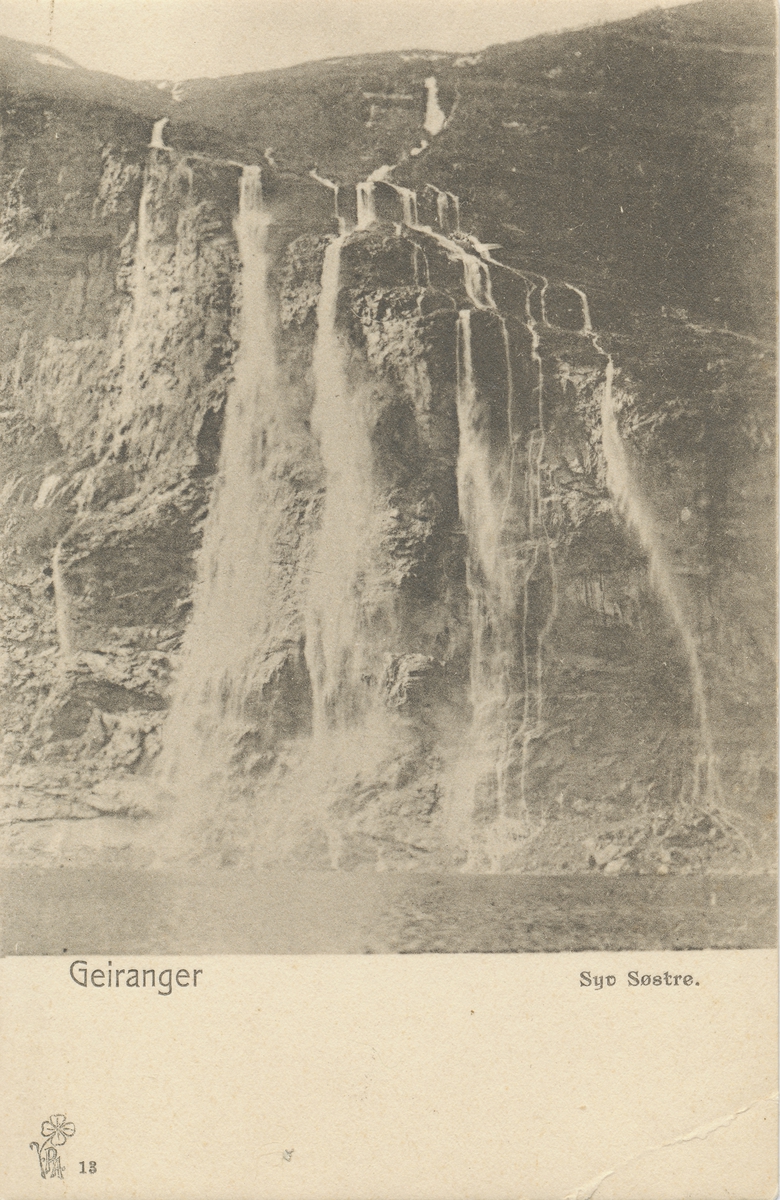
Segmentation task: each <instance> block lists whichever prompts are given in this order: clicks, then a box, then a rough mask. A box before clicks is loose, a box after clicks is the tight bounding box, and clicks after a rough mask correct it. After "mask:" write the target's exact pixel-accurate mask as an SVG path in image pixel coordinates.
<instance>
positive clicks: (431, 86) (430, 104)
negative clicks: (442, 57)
mask: <svg viewBox="0 0 780 1200" xmlns="http://www.w3.org/2000/svg"><path fill="white" fill-rule="evenodd" d="M425 91H426V93H427V96H426V104H425V120H424V122H423V129H424V130H425V132H426V133H429V134H430V135H431V137H436V135H437V134H439V133H441V131H442V129H443V128H444V126H445V125H446V123H447V117H446V114H445V113H444V112H443V111H442V108H441V105H440V104H439V85H438V84H437V82H436V76H435V75H429V76H428V78H427V79H426V80H425Z"/></svg>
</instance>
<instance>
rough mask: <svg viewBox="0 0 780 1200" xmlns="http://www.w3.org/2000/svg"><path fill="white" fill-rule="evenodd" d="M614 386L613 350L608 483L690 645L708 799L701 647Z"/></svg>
mask: <svg viewBox="0 0 780 1200" xmlns="http://www.w3.org/2000/svg"><path fill="white" fill-rule="evenodd" d="M613 385H614V365H613V361H612V357H611V356H610V355H608V356H607V364H606V368H605V379H604V389H603V393H602V403H601V436H602V446H603V449H604V459H605V462H606V466H607V487H608V488H609V490H610V492H611V493H612V495H613V496H614V498H615V502H616V504H617V506H618V508H619V510H620V511H621V512H622V513H623V514H624V516H625V518H626V520H627V522H628V524H629V525H630V527H631V529H633V531H634V533H635V534H636V536H637V538H638V540H639V543H640V545H641V546H642V549H643V550H644V552H645V554H646V555H647V561H648V567H649V572H650V582H651V584H652V586H653V587H654V589H655V591H656V593H657V595H658V596H659V598H660V600H661V603H662V604H663V606H664V608H665V609H666V611H667V612H668V614H669V616H670V618H671V620H672V623H673V625H674V627H675V629H676V631H677V634H678V636H679V638H680V641H681V643H682V645H683V648H684V650H685V655H686V658H687V660H688V668H689V671H690V680H691V690H692V693H693V705H694V712H695V715H696V719H697V721H698V723H699V736H700V743H701V748H700V752H699V753H698V754H697V756H696V760H695V763H694V786H693V799H694V801H696V800H698V799H699V798H700V797H701V796H702V794H703V797H704V798H706V799H710V800H713V799H715V798H716V795H715V793H716V791H717V788H718V774H717V765H716V758H715V749H714V745H713V740H712V733H711V731H710V724H709V716H708V712H707V695H706V691H705V683H704V672H703V670H702V665H701V660H700V658H699V648H698V646H697V643H696V638H695V637H694V635H693V632H692V630H691V627H690V624H689V622H688V618H687V616H686V614H685V610H684V607H683V603H682V600H681V598H680V595H679V592H678V589H677V586H676V583H675V579H674V575H673V573H672V571H671V568H670V566H669V563H668V562H667V559H666V555H665V553H664V546H663V538H662V536H661V533H660V531H659V529H658V527H657V524H656V520H655V517H654V516H653V513H652V511H651V509H650V507H649V505H648V504H647V502H646V500H645V499H644V497H643V496H642V495H641V492H640V490H639V488H638V487H637V484H636V482H635V480H634V478H633V475H632V471H631V467H630V464H629V459H628V453H627V451H626V448H625V445H624V443H623V439H622V438H621V436H620V430H619V428H618V419H617V410H616V405H615V396H614V386H613ZM702 768H703V775H704V778H703V779H702Z"/></svg>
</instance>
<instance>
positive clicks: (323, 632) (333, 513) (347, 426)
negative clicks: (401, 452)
mask: <svg viewBox="0 0 780 1200" xmlns="http://www.w3.org/2000/svg"><path fill="white" fill-rule="evenodd" d="M345 240H346V237H345V236H344V235H342V236H341V237H338V238H336V239H334V240H333V241H332V242H330V243H329V245H328V247H327V249H326V250H325V258H324V261H323V268H322V279H321V284H320V297H319V302H318V305H317V334H316V339H315V343H314V355H313V363H312V373H313V376H314V390H315V400H314V407H313V409H312V414H311V426H312V432H313V433H314V434H315V436H316V437H317V438H318V440H319V446H320V454H321V457H322V463H323V466H324V468H325V478H326V491H325V501H324V510H323V515H322V525H321V528H320V532H319V538H318V549H317V553H316V557H315V561H314V565H313V567H312V578H311V585H310V590H309V596H308V602H307V608H306V617H305V621H306V661H307V665H308V668H309V675H310V678H311V683H312V693H313V704H314V732H315V737H316V736H322V735H323V734H324V733H325V731H326V730H327V729H328V727H329V725H331V724H332V723H333V722H334V721H337V720H338V719H339V718H342V719H348V718H349V717H350V716H355V715H356V711H357V709H359V703H360V701H359V695H360V692H361V687H360V679H359V672H358V663H357V660H356V651H357V647H358V646H359V643H360V640H361V639H360V629H359V626H360V597H359V594H358V592H357V585H358V580H359V574H360V567H361V561H362V554H363V546H364V541H365V535H366V525H367V522H368V520H369V516H370V510H371V488H370V478H371V457H370V446H369V443H368V433H367V430H366V427H365V421H364V418H363V416H362V413H361V411H360V407H359V404H358V403H357V400H356V398H355V396H354V395H353V394H352V391H351V388H350V385H349V381H348V379H347V375H346V367H345V362H344V355H345V350H344V347H343V345H342V343H341V339H340V337H339V333H338V330H337V327H336V322H337V316H338V298H339V278H340V264H341V250H342V247H343V245H344V242H345Z"/></svg>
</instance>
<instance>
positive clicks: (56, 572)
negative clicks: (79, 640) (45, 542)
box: [51, 542, 73, 660]
mask: <svg viewBox="0 0 780 1200" xmlns="http://www.w3.org/2000/svg"><path fill="white" fill-rule="evenodd" d="M51 583H52V587H53V589H54V622H55V627H56V630H57V641H58V643H59V650H60V657H61V658H62V659H65V660H67V659H70V658H72V657H73V627H72V623H71V619H70V613H69V611H68V593H67V590H66V588H65V579H64V576H63V573H62V542H58V543H57V546H56V548H55V551H54V554H53V556H52V560H51Z"/></svg>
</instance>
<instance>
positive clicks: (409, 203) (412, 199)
mask: <svg viewBox="0 0 780 1200" xmlns="http://www.w3.org/2000/svg"><path fill="white" fill-rule="evenodd" d="M387 184H388V187H391V188H392V189H393V191H394V192H396V193H397V195H399V196H400V197H401V204H402V206H403V215H404V221H403V223H404V225H409V226H411V228H413V229H414V228H416V226H417V193H416V192H413V191H412V189H411V188H406V187H400V185H399V184H397V183H390V181H389V180H387Z"/></svg>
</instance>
